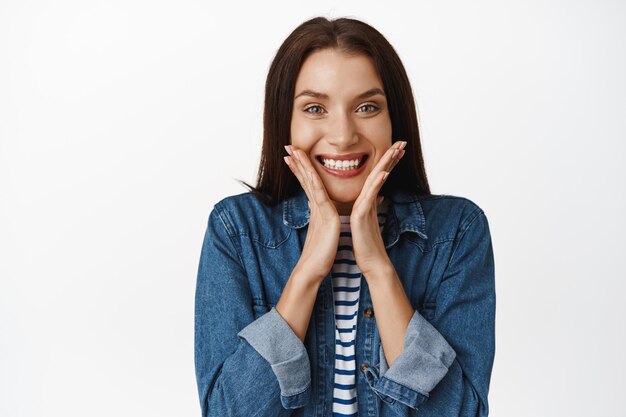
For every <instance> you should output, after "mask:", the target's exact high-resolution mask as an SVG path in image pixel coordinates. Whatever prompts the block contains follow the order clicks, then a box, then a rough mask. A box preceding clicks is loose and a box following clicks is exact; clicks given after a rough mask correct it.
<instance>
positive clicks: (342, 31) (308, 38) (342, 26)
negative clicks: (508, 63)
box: [238, 17, 430, 205]
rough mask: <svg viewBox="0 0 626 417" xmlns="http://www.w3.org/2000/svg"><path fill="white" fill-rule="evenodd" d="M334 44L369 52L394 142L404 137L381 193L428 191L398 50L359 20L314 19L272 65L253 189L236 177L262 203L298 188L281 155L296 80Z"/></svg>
mask: <svg viewBox="0 0 626 417" xmlns="http://www.w3.org/2000/svg"><path fill="white" fill-rule="evenodd" d="M325 48H337V49H339V50H340V51H342V52H344V53H348V54H363V55H366V56H369V57H370V58H371V59H372V60H373V62H374V65H375V67H376V69H377V71H378V74H379V76H380V78H381V80H382V82H383V89H384V91H385V95H386V96H387V104H388V109H389V115H390V118H391V126H392V141H397V140H406V141H407V144H406V147H405V151H406V154H405V156H404V157H402V159H401V160H400V162H399V163H398V165H396V167H395V168H394V169H393V170H392V171H391V174H390V175H389V178H388V179H387V181H385V183H384V184H383V186H382V188H381V190H380V194H381V195H384V196H388V195H389V193H390V191H391V190H404V191H407V192H411V193H414V194H417V195H425V194H430V187H429V185H428V180H427V178H426V171H425V169H424V161H423V157H422V148H421V144H420V135H419V127H418V123H417V114H416V111H415V103H414V99H413V93H412V91H411V84H410V82H409V79H408V77H407V74H406V71H405V69H404V66H403V65H402V62H401V61H400V58H399V57H398V54H397V53H396V51H395V50H394V49H393V47H392V46H391V44H390V43H389V42H388V41H387V40H386V39H385V38H384V36H383V35H382V34H381V33H380V32H378V31H377V30H376V29H374V28H373V27H372V26H370V25H368V24H367V23H364V22H362V21H359V20H355V19H349V18H338V19H334V20H329V19H327V18H325V17H315V18H313V19H310V20H307V21H306V22H304V23H302V24H301V25H300V26H298V27H297V28H296V29H295V30H294V31H293V32H291V34H290V35H289V36H288V37H287V39H285V41H284V42H283V44H282V45H281V46H280V48H279V49H278V52H277V53H276V56H275V57H274V60H273V61H272V64H271V65H270V69H269V73H268V74H267V81H266V83H265V104H264V106H265V108H264V110H263V149H262V152H261V161H260V164H259V171H258V175H257V185H256V187H253V186H251V185H249V184H247V183H246V182H244V181H241V180H238V181H239V182H240V183H242V184H243V185H244V186H246V187H247V188H248V189H249V190H250V191H251V192H252V193H254V194H255V195H256V196H257V197H258V198H259V199H260V200H261V201H262V202H264V203H265V204H268V205H275V204H278V203H279V202H281V201H283V200H284V199H285V198H287V197H290V196H292V195H294V194H295V193H296V191H298V189H300V188H301V185H300V183H299V182H298V179H297V178H296V177H295V175H293V173H292V172H291V170H290V169H289V167H288V166H287V164H285V161H284V160H283V157H284V156H286V155H287V152H286V151H285V148H284V146H285V145H289V139H290V134H291V133H290V132H291V116H292V110H293V101H294V100H293V98H294V95H295V91H294V90H295V87H296V79H297V77H298V73H299V72H300V67H301V65H302V63H303V62H304V60H305V59H306V58H307V57H308V56H309V55H310V54H311V53H313V52H316V51H319V50H322V49H325Z"/></svg>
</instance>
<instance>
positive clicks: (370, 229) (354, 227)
mask: <svg viewBox="0 0 626 417" xmlns="http://www.w3.org/2000/svg"><path fill="white" fill-rule="evenodd" d="M405 146H406V142H405V141H396V142H395V143H394V144H393V145H391V147H390V148H389V149H387V152H385V154H384V155H383V157H382V158H381V159H380V161H378V164H376V166H375V167H374V169H373V170H372V172H370V174H369V175H368V177H367V179H366V180H365V184H364V185H363V189H362V190H361V193H360V194H359V196H358V197H357V199H356V200H355V201H354V204H353V205H352V212H351V214H350V230H351V232H352V250H353V252H354V259H355V260H356V263H357V265H358V267H359V269H360V270H361V273H362V274H363V276H364V277H365V278H366V279H367V278H368V276H369V274H371V273H376V271H380V270H381V268H386V267H388V266H389V265H391V261H390V260H389V257H388V256H387V251H386V250H385V244H384V242H383V238H382V236H381V233H380V226H379V224H378V205H379V203H380V201H382V200H381V198H382V197H381V198H378V192H379V191H380V188H381V187H382V185H383V182H384V181H385V180H386V177H387V175H389V172H390V171H391V170H392V169H393V168H394V167H395V166H396V164H397V163H398V161H399V160H400V158H402V156H404V152H405V151H404V149H403V148H404V147H405Z"/></svg>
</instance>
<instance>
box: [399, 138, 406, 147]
mask: <svg viewBox="0 0 626 417" xmlns="http://www.w3.org/2000/svg"><path fill="white" fill-rule="evenodd" d="M405 146H406V141H405V140H403V141H402V143H400V149H404V147H405Z"/></svg>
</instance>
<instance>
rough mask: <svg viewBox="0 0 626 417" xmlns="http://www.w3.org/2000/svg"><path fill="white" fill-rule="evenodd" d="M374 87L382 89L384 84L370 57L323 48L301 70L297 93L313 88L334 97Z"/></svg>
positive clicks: (308, 59) (357, 92)
mask: <svg viewBox="0 0 626 417" xmlns="http://www.w3.org/2000/svg"><path fill="white" fill-rule="evenodd" d="M374 87H378V88H380V89H382V88H383V85H382V81H381V80H380V76H379V75H378V72H377V71H376V68H375V67H374V62H373V61H372V59H371V58H370V57H368V56H366V55H361V54H359V55H349V54H346V53H345V52H341V51H339V50H336V49H323V50H321V51H316V52H314V53H312V54H311V55H309V56H308V57H307V58H306V59H305V61H304V63H303V64H302V67H301V68H300V72H299V73H298V78H297V80H296V91H295V94H298V93H299V92H300V91H301V90H304V89H312V90H316V91H319V92H322V93H326V94H328V95H329V96H331V97H332V96H335V95H343V94H359V93H361V92H363V91H365V90H367V89H370V88H374Z"/></svg>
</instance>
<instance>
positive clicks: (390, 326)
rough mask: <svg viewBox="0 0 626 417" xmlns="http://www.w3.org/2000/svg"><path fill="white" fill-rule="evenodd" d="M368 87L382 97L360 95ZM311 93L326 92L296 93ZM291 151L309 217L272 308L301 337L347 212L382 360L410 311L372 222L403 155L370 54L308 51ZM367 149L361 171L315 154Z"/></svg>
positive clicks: (398, 341)
mask: <svg viewBox="0 0 626 417" xmlns="http://www.w3.org/2000/svg"><path fill="white" fill-rule="evenodd" d="M373 88H378V89H380V90H381V92H383V94H375V95H372V96H370V97H366V98H359V97H358V96H359V95H360V94H361V93H364V92H366V91H368V90H371V89H373ZM305 90H312V91H315V92H319V93H324V94H326V95H327V96H328V97H327V98H322V97H311V96H310V95H300V93H301V92H302V91H305ZM295 92H296V93H295V96H294V105H293V114H292V121H291V145H289V146H287V147H285V149H286V150H287V152H288V153H289V155H290V156H286V157H285V162H286V163H287V165H288V166H289V168H290V169H291V171H292V172H293V174H294V175H295V176H296V178H297V179H298V181H299V182H300V185H301V186H302V188H303V189H304V191H305V193H306V195H307V198H308V201H309V208H310V211H311V213H310V221H309V225H308V230H307V236H306V240H305V243H304V247H303V249H302V254H301V256H300V259H299V261H298V263H297V265H296V267H295V268H294V270H293V272H292V274H291V276H290V278H289V280H288V281H287V284H286V285H285V288H284V289H283V293H282V294H281V298H280V299H279V301H278V303H277V305H276V310H277V312H278V313H279V314H280V315H281V316H282V317H283V318H284V319H285V321H286V322H287V323H288V324H289V325H290V326H291V328H292V329H293V330H294V332H295V333H296V335H297V336H298V337H299V338H300V339H301V340H304V337H305V334H306V330H307V328H308V324H309V320H310V316H311V312H312V310H313V306H314V303H315V299H316V297H317V291H318V289H319V285H320V284H321V282H322V280H323V279H324V278H325V277H326V275H327V274H328V272H330V270H331V268H332V265H333V262H334V260H335V256H336V253H337V247H338V244H339V233H340V229H341V221H340V218H339V215H349V216H350V228H351V232H352V245H353V252H354V257H355V260H356V263H357V265H358V267H359V269H360V270H361V272H362V273H363V276H364V277H365V279H366V280H367V282H368V287H369V289H370V292H371V294H372V303H373V305H374V310H375V311H376V323H377V325H378V328H379V332H380V335H381V342H382V344H383V349H384V351H385V356H386V359H387V363H388V364H389V365H390V366H391V364H392V363H393V361H394V360H395V358H396V357H397V356H398V355H399V354H400V353H401V352H402V350H403V344H404V336H405V334H406V328H407V326H408V323H409V321H410V319H411V316H412V315H413V307H412V306H411V304H410V303H409V301H408V298H407V296H406V293H405V291H404V288H403V286H402V283H401V281H400V279H399V278H398V276H397V274H396V272H395V268H394V267H393V264H392V263H391V261H390V260H389V257H388V256H387V253H386V250H385V246H384V243H383V239H382V236H381V234H380V229H379V225H378V204H380V203H381V202H382V197H378V192H379V191H380V188H381V187H382V185H383V182H384V180H385V179H386V177H387V175H389V172H390V171H391V170H392V169H393V168H394V167H395V166H396V164H397V163H398V161H399V160H400V158H402V156H403V155H404V152H405V151H404V150H403V148H404V146H405V145H406V142H404V141H401V140H398V141H396V142H395V143H393V146H392V138H391V131H392V128H391V119H390V117H389V112H388V109H387V101H386V98H385V96H384V90H383V86H382V82H381V80H380V77H379V75H378V73H377V71H376V69H375V67H374V64H373V62H372V61H371V59H370V58H369V57H366V56H363V55H348V54H345V53H343V52H341V51H338V50H335V49H324V50H321V51H317V52H314V53H313V54H311V55H310V56H309V57H307V59H306V60H305V61H304V63H303V65H302V67H301V69H300V72H299V74H298V78H297V80H296V88H295ZM353 152H359V153H360V152H365V153H367V154H369V159H368V161H367V164H366V167H365V169H364V170H363V172H361V173H360V174H359V175H357V176H354V177H350V178H339V177H336V176H333V175H331V174H330V173H327V172H326V171H325V170H324V168H323V167H322V165H321V164H320V162H319V161H318V160H317V159H316V158H315V156H316V155H318V154H322V153H323V154H330V155H335V154H339V155H341V154H347V153H353Z"/></svg>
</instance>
